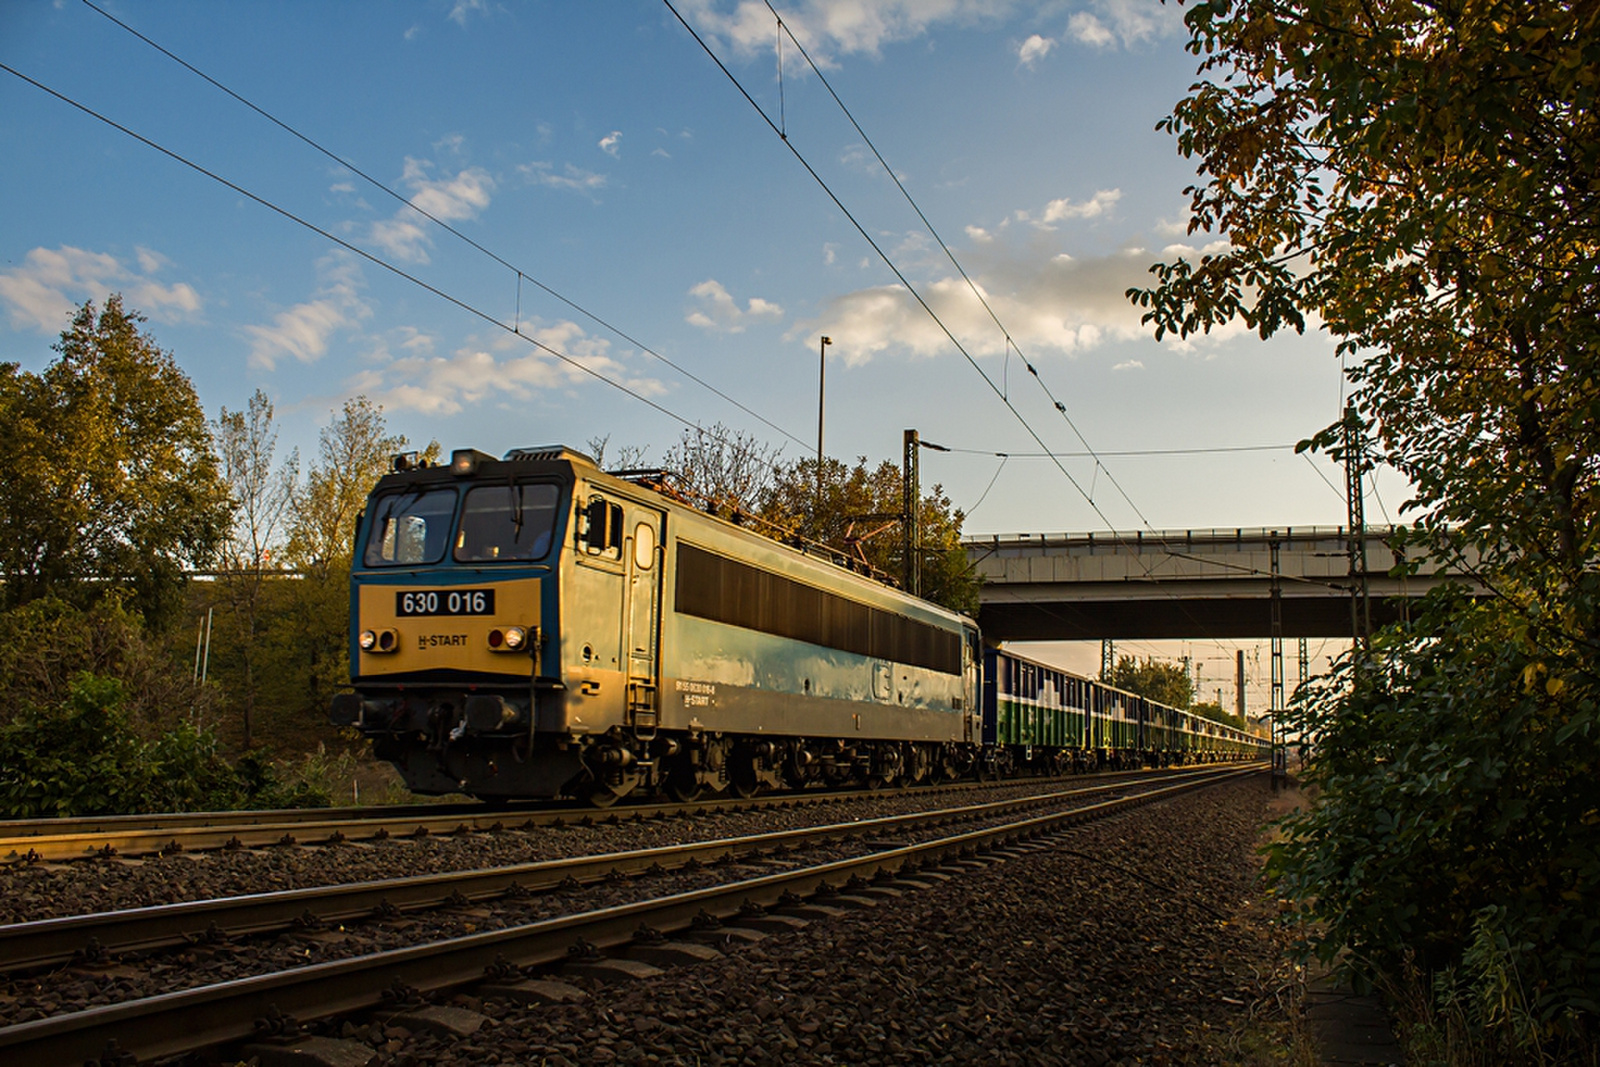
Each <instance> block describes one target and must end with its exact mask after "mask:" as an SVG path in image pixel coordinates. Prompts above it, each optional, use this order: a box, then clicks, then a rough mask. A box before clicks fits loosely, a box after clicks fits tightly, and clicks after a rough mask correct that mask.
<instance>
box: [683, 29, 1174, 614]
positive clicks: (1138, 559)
mask: <svg viewBox="0 0 1600 1067" xmlns="http://www.w3.org/2000/svg"><path fill="white" fill-rule="evenodd" d="M662 2H663V4H665V5H666V8H667V10H668V11H671V12H672V14H673V17H674V18H676V19H677V20H678V22H679V23H680V24H681V25H682V26H683V28H684V29H685V30H687V31H688V33H689V36H690V37H692V38H694V41H695V43H696V44H698V45H699V46H700V48H701V50H702V51H704V52H705V54H706V55H707V56H708V57H709V58H710V59H711V61H712V62H713V63H715V64H716V65H717V68H718V69H719V70H721V71H722V73H723V75H724V76H725V77H727V79H728V81H729V82H730V83H731V84H732V85H733V87H734V88H735V89H737V90H738V91H739V94H740V95H741V96H743V97H744V98H745V101H746V102H747V103H749V105H750V106H751V108H753V109H754V110H755V112H756V114H758V115H760V116H761V119H762V121H763V122H765V123H766V124H767V126H768V128H770V129H771V130H772V132H773V133H775V134H776V135H777V136H778V139H779V140H780V141H782V142H783V145H784V147H785V148H787V149H788V150H789V152H790V154H792V155H793V156H794V158H795V160H796V161H797V162H798V163H799V164H800V165H801V166H802V167H804V168H805V171H806V173H807V174H809V175H811V178H812V180H813V181H815V182H816V183H817V185H818V186H819V187H820V188H821V189H822V191H823V192H824V193H825V194H826V195H827V196H828V198H829V199H830V200H832V201H833V203H834V206H835V207H837V208H838V209H839V211H840V212H841V213H842V214H843V215H844V217H845V218H846V219H847V220H848V221H849V222H850V224H851V225H852V226H854V227H855V230H856V232H857V233H859V234H860V235H861V237H862V239H863V240H864V241H866V242H867V244H868V246H869V247H871V249H872V250H873V251H874V252H875V253H877V255H878V258H879V259H881V260H882V261H883V263H884V265H885V266H887V267H888V268H889V271H890V272H891V273H892V274H893V275H894V276H895V278H896V279H897V280H898V281H899V282H900V284H901V285H903V286H904V287H905V289H906V291H907V292H908V293H910V294H911V297H912V298H913V299H914V300H916V302H917V303H918V305H920V306H921V308H922V310H923V311H924V312H926V313H927V315H928V317H929V318H930V319H932V320H933V322H934V324H935V325H936V326H938V328H939V330H940V332H942V333H943V334H944V335H945V337H946V338H947V339H948V340H949V341H950V343H951V344H952V345H953V346H954V347H955V349H956V351H957V352H959V353H961V355H962V357H963V358H964V359H965V360H966V361H967V363H968V364H969V365H970V366H971V367H972V369H973V370H975V371H976V372H977V373H978V376H979V377H981V378H982V379H983V381H984V384H985V385H987V386H988V387H989V389H990V391H991V392H993V393H994V394H995V396H996V397H998V398H999V400H1000V402H1001V403H1002V404H1003V405H1004V406H1005V408H1006V410H1008V411H1009V412H1011V415H1012V417H1014V418H1015V419H1016V420H1017V422H1018V423H1020V424H1021V426H1022V428H1023V429H1024V430H1026V431H1027V432H1028V436H1030V437H1032V438H1033V440H1034V442H1035V443H1037V444H1038V446H1039V447H1040V449H1041V450H1042V453H1041V455H1042V456H1044V457H1047V458H1049V459H1050V461H1051V462H1052V463H1053V464H1054V466H1055V468H1056V469H1057V470H1058V471H1060V472H1061V475H1062V477H1064V478H1066V480H1067V482H1068V483H1069V484H1071V486H1072V487H1073V489H1075V490H1077V492H1078V495H1079V496H1081V497H1083V499H1084V500H1085V502H1087V503H1088V505H1089V507H1090V508H1091V509H1092V510H1093V511H1094V513H1095V514H1096V515H1097V516H1099V518H1100V521H1102V522H1104V523H1105V524H1106V527H1107V529H1108V530H1110V531H1111V533H1112V535H1113V536H1114V537H1115V538H1116V539H1117V542H1118V544H1120V545H1121V546H1122V547H1123V548H1124V549H1126V550H1127V552H1128V554H1129V555H1130V556H1131V557H1132V558H1133V560H1134V562H1135V564H1136V565H1137V566H1138V567H1139V568H1141V569H1142V570H1143V571H1144V573H1145V577H1146V578H1148V579H1150V580H1151V581H1152V582H1157V584H1159V582H1158V580H1157V579H1156V576H1155V574H1154V572H1153V570H1152V568H1151V567H1150V565H1149V564H1147V563H1146V562H1145V561H1144V558H1143V554H1142V553H1141V552H1138V551H1135V550H1134V547H1133V546H1132V545H1131V544H1129V543H1128V541H1127V539H1126V538H1124V537H1122V536H1121V535H1120V534H1119V533H1117V532H1116V526H1115V524H1114V523H1112V522H1111V520H1110V519H1109V518H1108V517H1107V516H1106V514H1105V512H1104V511H1102V510H1101V508H1100V505H1099V504H1097V503H1095V500H1094V496H1093V495H1092V494H1091V493H1089V492H1086V491H1085V490H1084V488H1083V486H1082V485H1081V484H1080V483H1079V482H1078V480H1077V479H1076V478H1074V477H1073V476H1072V473H1071V472H1070V471H1068V470H1067V468H1066V467H1065V466H1063V464H1062V462H1061V458H1060V456H1059V455H1058V454H1057V453H1055V452H1053V451H1052V450H1051V449H1050V447H1049V446H1048V445H1046V444H1045V442H1044V439H1043V438H1042V437H1041V436H1040V435H1039V432H1038V431H1037V430H1035V429H1034V427H1033V425H1032V424H1031V423H1030V422H1029V421H1028V419H1027V417H1026V416H1024V415H1023V414H1022V412H1020V411H1019V410H1017V408H1016V406H1015V405H1014V404H1012V402H1011V398H1010V396H1009V395H1008V390H1006V389H1002V388H1001V387H1000V386H998V385H996V384H995V382H994V379H993V378H991V377H990V376H989V374H988V372H987V371H985V370H984V369H983V367H982V366H981V365H980V364H979V363H978V361H977V360H976V359H975V358H974V357H973V356H972V354H971V353H970V352H969V351H967V348H966V346H965V345H963V344H962V343H961V341H960V339H959V338H957V337H956V336H955V334H954V333H953V332H952V331H951V329H950V327H949V326H947V325H946V324H945V322H944V320H943V319H941V318H940V317H939V314H938V313H937V312H936V311H934V309H933V308H932V307H931V306H930V305H929V304H928V302H927V300H926V299H924V298H923V296H922V294H921V292H919V291H918V289H917V287H916V286H915V285H913V284H912V283H911V280H910V279H909V278H907V277H906V275H905V273H904V272H903V271H902V270H901V269H900V267H899V266H898V265H897V264H896V263H895V261H894V260H893V258H891V257H890V255H889V254H888V253H887V252H886V251H884V249H883V248H882V247H881V246H880V245H879V244H878V242H877V241H876V240H874V239H873V237H872V235H871V234H870V233H869V232H868V231H867V229H866V227H865V226H863V225H862V223H861V222H860V220H858V219H857V218H856V216H855V214H854V213H853V212H852V211H851V210H850V209H849V208H848V207H847V206H845V204H844V202H843V201H842V200H840V198H839V196H838V194H837V193H835V192H834V191H833V188H832V187H831V186H830V185H829V184H828V182H827V181H826V180H825V179H824V178H823V177H822V176H821V175H820V174H818V173H817V170H816V168H814V167H813V166H812V165H811V163H810V161H809V160H808V159H806V157H805V154H804V153H802V152H801V151H800V150H799V149H798V148H797V147H795V145H794V143H793V142H792V141H791V140H790V139H789V136H788V133H787V131H786V130H785V129H784V128H782V127H780V126H779V125H778V124H776V123H774V122H773V121H772V117H771V116H770V115H768V114H767V112H766V111H765V109H763V108H762V107H761V105H760V104H759V103H757V102H756V100H755V98H754V97H753V96H751V95H750V91H749V90H748V89H746V88H745V86H744V83H742V82H741V81H740V80H739V79H738V77H737V76H735V75H734V73H733V72H732V71H731V70H729V69H728V66H727V64H725V63H723V61H722V59H721V57H719V56H718V55H717V54H716V52H715V51H713V50H712V48H711V46H710V45H709V44H708V43H707V42H706V41H705V39H704V38H702V37H701V36H700V34H699V33H698V32H697V31H696V30H695V28H694V27H693V26H691V25H690V24H689V21H688V20H687V19H686V18H684V16H683V15H682V14H681V13H680V12H679V11H678V9H677V8H676V7H674V6H673V3H672V0H662ZM768 10H769V11H770V10H772V8H771V5H770V3H769V4H768ZM773 16H774V18H777V17H778V16H777V12H776V11H773ZM778 23H779V28H780V29H781V30H782V31H783V32H784V33H785V34H786V35H787V36H788V37H789V39H790V40H791V41H793V42H794V44H795V47H796V48H797V49H799V50H800V52H801V54H802V55H804V56H805V58H806V60H807V62H808V63H810V62H811V57H810V56H809V55H807V54H806V53H805V49H804V46H802V45H801V44H800V42H799V41H798V40H797V39H796V38H795V37H794V35H793V34H792V33H790V32H789V31H788V29H787V27H786V26H784V24H783V21H782V19H781V18H779V19H778ZM811 67H812V69H813V70H814V71H816V73H817V76H818V78H819V79H820V80H821V81H822V82H823V84H824V85H827V84H828V83H827V79H826V77H825V76H824V75H823V74H822V72H821V71H820V70H819V69H818V68H817V66H816V64H815V63H811ZM828 92H829V94H830V95H832V96H833V98H834V100H835V101H836V102H838V103H839V106H840V108H841V109H842V110H844V111H845V114H846V116H847V117H848V118H849V120H850V122H851V125H852V126H854V127H855V129H856V130H857V132H859V133H860V134H861V136H862V137H863V139H866V140H867V141H868V143H869V145H870V144H871V142H870V139H869V138H867V135H866V133H865V131H863V130H861V127H860V125H859V124H858V123H856V121H855V118H854V117H853V116H851V115H850V113H849V109H848V108H846V107H845V105H844V103H843V101H841V100H839V97H838V94H836V93H834V92H833V88H832V86H831V85H828ZM873 153H874V155H876V156H877V158H878V161H879V163H880V164H882V165H883V167H884V169H885V170H886V171H888V173H889V175H890V177H891V178H894V181H895V184H896V185H897V186H899V187H900V189H901V192H902V193H903V194H904V195H905V196H906V198H907V200H909V201H910V202H911V205H912V208H913V210H915V211H916V213H917V215H918V217H920V218H922V220H923V223H924V224H925V225H927V226H928V229H929V231H930V232H931V233H933V235H934V237H935V239H936V240H938V241H939V244H940V246H941V247H942V248H944V250H945V254H946V255H947V256H950V258H951V261H952V262H953V263H955V266H956V269H957V270H958V271H960V272H961V275H962V277H963V278H967V275H966V272H965V271H964V270H963V269H962V268H961V265H960V263H959V262H958V261H956V260H955V257H954V254H953V253H951V252H950V249H949V247H948V246H947V245H945V243H944V241H943V239H942V238H940V237H939V235H938V233H937V231H936V230H935V229H934V228H933V226H932V224H931V223H930V222H928V220H927V217H926V216H925V215H924V214H923V212H922V210H921V209H920V208H919V207H917V205H916V202H915V200H914V199H912V198H911V196H910V194H909V193H907V192H906V191H905V187H904V186H903V185H901V184H900V181H899V179H898V178H895V177H894V170H893V168H892V167H890V166H889V165H888V163H887V161H885V160H884V159H883V157H882V155H881V154H878V152H877V149H876V147H874V148H873ZM967 284H968V285H969V286H971V287H972V288H973V289H974V291H976V286H974V285H973V283H972V281H971V279H970V278H967ZM982 299H983V298H982V296H981V294H980V295H979V300H980V301H981V300H982ZM984 307H985V309H986V310H988V311H989V314H990V316H991V318H994V320H995V323H996V325H997V326H999V327H1000V330H1001V332H1002V334H1004V335H1005V337H1006V341H1007V345H1008V347H1007V352H1008V353H1009V352H1010V351H1011V349H1013V348H1017V345H1016V343H1015V341H1014V340H1012V338H1011V336H1010V334H1009V332H1007V331H1006V329H1005V326H1004V324H1003V323H1001V322H1000V321H999V318H998V316H995V314H994V311H993V309H992V308H989V305H988V303H987V302H984ZM1017 353H1018V356H1019V358H1022V356H1021V349H1020V348H1017ZM1023 365H1024V366H1025V367H1027V369H1028V372H1029V374H1031V375H1032V376H1033V377H1034V378H1035V379H1036V380H1039V382H1040V386H1041V387H1042V388H1044V391H1045V395H1046V396H1048V397H1049V398H1050V400H1051V403H1052V404H1053V405H1054V406H1055V408H1056V410H1057V411H1058V412H1060V414H1061V415H1062V417H1063V418H1065V419H1066V421H1067V424H1068V425H1069V426H1071V427H1072V429H1073V432H1074V433H1076V434H1077V436H1078V439H1079V440H1080V441H1081V442H1082V443H1083V444H1084V446H1085V447H1088V441H1087V440H1085V439H1084V437H1083V435H1082V433H1079V432H1078V430H1077V427H1076V425H1074V424H1073V422H1072V420H1071V417H1070V416H1068V415H1067V411H1066V406H1065V405H1064V404H1062V403H1061V402H1060V401H1059V400H1056V399H1055V396H1054V394H1053V393H1051V391H1050V389H1049V387H1048V386H1047V385H1045V384H1044V382H1043V381H1042V379H1039V372H1038V370H1037V368H1035V367H1034V366H1033V364H1032V363H1031V362H1029V361H1028V360H1026V359H1025V358H1024V359H1023ZM1091 452H1092V449H1091ZM1095 468H1096V470H1097V471H1098V470H1105V471H1106V477H1107V478H1108V479H1109V480H1110V481H1111V483H1112V484H1113V485H1114V486H1116V488H1117V491H1118V492H1119V493H1120V494H1121V495H1122V498H1123V499H1124V500H1125V501H1127V503H1128V506H1129V507H1131V508H1133V510H1134V513H1135V514H1137V515H1138V516H1139V520H1140V521H1141V522H1142V523H1144V525H1145V527H1146V528H1147V529H1150V530H1152V532H1156V531H1154V527H1153V526H1151V523H1150V520H1149V519H1148V518H1146V517H1145V515H1144V513H1143V512H1142V511H1140V509H1139V507H1138V505H1136V504H1134V502H1133V501H1132V499H1131V498H1129V496H1128V494H1127V493H1126V492H1125V491H1124V490H1123V489H1122V486H1121V485H1120V484H1119V483H1118V482H1117V480H1116V478H1115V477H1114V476H1113V475H1112V474H1111V472H1110V470H1108V469H1107V468H1106V467H1105V465H1104V464H1103V463H1102V462H1100V459H1099V457H1098V456H1096V457H1095ZM1158 540H1159V539H1158ZM1159 543H1160V544H1161V546H1162V549H1163V550H1164V552H1165V553H1166V554H1167V555H1168V556H1170V557H1172V558H1175V559H1188V558H1189V557H1188V556H1187V555H1186V554H1185V553H1181V552H1176V551H1173V550H1172V548H1171V547H1170V546H1168V545H1166V544H1165V542H1164V541H1159ZM1172 599H1173V600H1174V601H1175V602H1177V604H1178V609H1179V610H1180V611H1182V612H1183V613H1184V614H1185V615H1187V616H1188V617H1189V619H1190V621H1191V622H1193V623H1194V624H1195V625H1196V626H1197V627H1199V628H1200V629H1201V630H1202V631H1204V629H1205V626H1204V624H1203V623H1202V622H1201V621H1200V620H1199V619H1197V618H1195V617H1194V616H1193V614H1192V613H1190V612H1189V611H1188V609H1187V608H1185V607H1184V606H1183V605H1182V603H1181V601H1179V598H1178V597H1177V596H1176V595H1175V594H1173V595H1172ZM1039 607H1040V608H1041V610H1044V611H1046V612H1047V613H1050V611H1049V608H1048V607H1045V606H1043V605H1039Z"/></svg>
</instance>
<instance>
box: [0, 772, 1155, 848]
mask: <svg viewBox="0 0 1600 1067" xmlns="http://www.w3.org/2000/svg"><path fill="white" fill-rule="evenodd" d="M1137 773H1140V772H1138V771H1116V772H1111V776H1112V777H1116V776H1126V775H1129V774H1137ZM1097 777H1098V776H1097ZM1012 781H1015V782H1017V783H1019V784H1026V783H1028V782H1030V781H1031V782H1047V781H1051V779H1044V778H1036V779H1014V780H1012ZM994 784H995V783H973V782H970V781H967V782H957V783H949V784H945V785H937V786H916V787H911V788H909V789H902V790H900V792H901V794H902V795H904V794H907V793H911V794H915V793H919V792H923V791H928V792H932V791H936V790H951V789H972V788H980V787H984V786H989V787H992V786H993V785H994ZM885 793H886V791H884V790H849V791H842V792H810V791H797V792H782V793H772V794H767V795H763V796H758V797H747V798H746V797H721V798H715V799H712V800H702V801H694V802H691V803H687V804H672V803H649V804H637V805H627V806H624V807H619V808H594V807H589V806H585V807H560V808H557V807H549V806H543V807H533V806H513V807H507V808H491V807H488V806H485V805H482V804H478V805H471V806H467V805H451V806H445V807H441V806H430V805H406V806H404V807H399V808H384V807H378V808H366V809H348V810H349V811H355V812H360V814H355V815H351V814H345V813H343V812H339V813H338V814H335V812H338V811H339V809H331V808H294V809H284V810H282V811H272V812H204V813H194V814H180V815H167V816H149V815H127V816H122V815H118V816H105V817H100V818H91V819H81V820H72V821H69V822H68V823H66V828H63V825H62V824H60V823H56V824H55V825H54V827H53V828H52V827H51V826H50V824H51V823H52V822H53V820H26V821H24V822H13V823H9V824H7V823H0V829H5V828H9V829H10V830H11V831H12V832H11V834H10V836H5V835H3V834H0V863H26V862H54V861H61V860H75V859H88V858H92V857H95V856H103V857H109V856H117V855H121V856H138V855H148V854H152V853H161V852H188V851H205V850H209V849H218V848H229V847H233V848H256V847H264V846H271V845H292V844H303V845H316V844H334V843H338V842H340V841H346V840H372V839H381V838H385V837H406V836H428V835H431V834H450V833H470V832H475V831H489V832H494V831H498V830H503V829H507V828H512V829H536V828H538V827H540V826H547V825H550V824H551V823H553V822H555V821H556V820H557V819H561V820H563V821H567V820H570V819H572V818H574V817H577V818H589V819H593V820H596V821H599V820H610V819H611V818H613V817H614V818H616V819H618V820H638V819H648V818H654V817H655V816H656V815H658V814H675V813H677V812H680V811H713V812H724V811H734V812H738V811H754V810H758V809H760V808H765V807H774V806H783V805H786V804H823V803H828V802H831V801H838V800H848V799H851V798H854V797H858V796H881V795H885ZM46 829H53V832H48V833H47V832H41V831H44V830H46Z"/></svg>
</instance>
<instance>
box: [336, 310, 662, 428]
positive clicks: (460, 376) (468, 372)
mask: <svg viewBox="0 0 1600 1067" xmlns="http://www.w3.org/2000/svg"><path fill="white" fill-rule="evenodd" d="M522 334H523V336H522V337H515V336H511V335H505V336H503V337H500V338H498V339H497V340H496V341H495V342H494V343H493V344H489V345H484V344H481V343H468V344H465V345H462V346H461V347H460V348H457V349H456V350H455V351H454V352H452V353H451V354H450V355H448V356H433V355H430V354H428V352H427V351H426V348H425V346H417V347H418V351H416V352H411V353H408V354H406V355H403V356H401V357H400V358H398V359H389V358H387V353H384V356H385V361H384V362H383V363H382V364H381V365H380V366H378V367H375V368H372V369H370V370H367V371H364V372H362V373H361V374H359V375H357V376H356V378H355V379H353V380H352V381H351V382H350V383H349V385H348V388H349V390H350V392H351V393H352V394H354V393H364V394H366V395H367V396H370V397H371V398H372V399H373V400H375V401H377V402H378V403H381V404H382V405H383V406H384V408H385V409H387V410H392V411H401V410H410V411H419V412H422V413H424V414H429V415H453V414H456V413H457V412H460V411H462V410H464V409H466V408H470V407H476V406H478V405H482V404H484V403H486V402H493V403H496V404H505V403H518V404H526V403H528V402H531V401H534V400H537V399H538V398H539V397H540V396H541V394H546V393H550V392H566V391H569V390H571V389H573V388H574V387H576V386H579V385H582V384H584V383H585V382H590V381H593V380H594V378H593V375H591V374H590V373H588V371H593V372H594V373H595V374H601V375H604V376H605V377H607V378H610V379H612V380H615V381H619V382H621V383H622V384H624V385H626V386H627V387H628V388H630V389H632V390H633V391H634V392H636V393H641V394H643V395H645V396H660V395H662V394H664V393H665V392H666V391H667V390H666V386H665V385H663V384H662V383H661V382H660V381H658V380H656V379H654V378H648V377H640V376H637V375H630V374H629V373H628V369H627V367H626V366H625V365H624V364H623V363H622V362H620V361H619V360H617V359H615V358H613V357H612V355H611V354H610V345H609V343H608V342H607V341H606V340H605V339H604V338H596V337H591V336H589V335H588V334H586V333H584V331H583V329H582V328H581V327H579V326H578V325H576V324H575V323H572V322H567V321H562V322H556V323H551V324H539V323H534V324H531V325H530V326H527V327H524V329H523V331H522ZM529 338H531V339H533V340H535V341H537V342H539V344H542V345H548V346H549V347H550V348H552V349H555V350H556V351H557V352H560V353H562V355H564V356H566V357H568V358H569V359H570V360H572V362H571V363H569V362H567V361H566V360H563V359H560V358H559V357H557V356H554V355H551V354H550V353H549V352H548V351H545V350H544V349H542V348H538V347H536V346H534V345H530V344H528V341H527V339H529ZM574 364H576V365H574ZM585 368H587V370H586V369H585Z"/></svg>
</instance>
